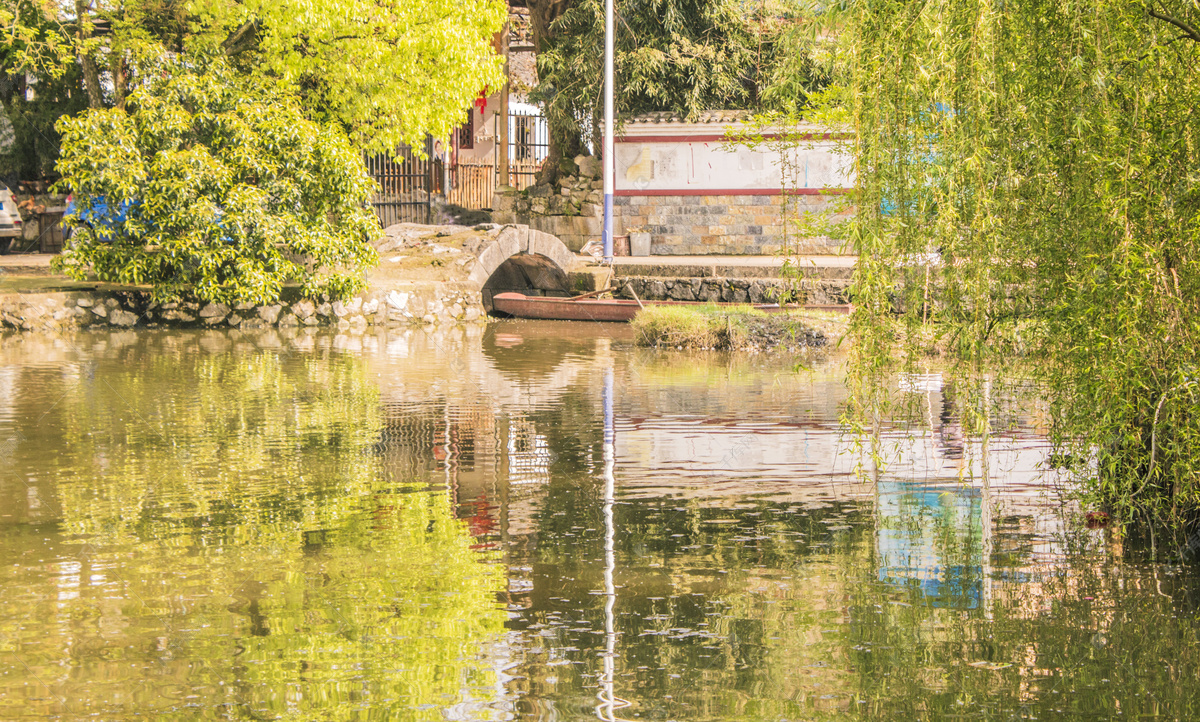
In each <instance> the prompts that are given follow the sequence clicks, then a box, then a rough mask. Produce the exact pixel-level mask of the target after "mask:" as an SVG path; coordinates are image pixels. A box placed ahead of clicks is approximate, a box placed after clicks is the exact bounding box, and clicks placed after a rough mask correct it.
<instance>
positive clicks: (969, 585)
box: [876, 480, 984, 609]
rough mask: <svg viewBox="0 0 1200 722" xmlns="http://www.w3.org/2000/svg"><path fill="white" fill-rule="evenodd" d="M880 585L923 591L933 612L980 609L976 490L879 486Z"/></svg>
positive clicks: (980, 545)
mask: <svg viewBox="0 0 1200 722" xmlns="http://www.w3.org/2000/svg"><path fill="white" fill-rule="evenodd" d="M878 494H879V501H878V505H879V506H878V508H879V522H878V526H877V529H876V537H877V539H878V549H879V580H880V581H881V582H884V583H885V584H888V585H892V586H896V587H902V588H905V589H909V590H912V589H916V590H919V592H920V594H921V596H922V597H924V598H925V600H926V601H927V602H928V603H929V604H931V605H932V606H934V607H947V608H951V609H977V608H979V606H980V602H981V600H982V598H983V583H984V573H983V533H982V532H983V505H982V497H981V494H980V492H979V490H978V489H972V488H969V487H962V486H951V487H947V486H930V485H928V484H925V483H922V482H913V481H884V480H880V482H879V491H878Z"/></svg>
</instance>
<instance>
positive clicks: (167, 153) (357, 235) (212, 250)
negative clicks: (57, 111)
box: [56, 60, 379, 303]
mask: <svg viewBox="0 0 1200 722" xmlns="http://www.w3.org/2000/svg"><path fill="white" fill-rule="evenodd" d="M142 77H143V79H144V84H142V85H140V86H139V87H138V88H137V89H136V90H134V91H133V92H132V93H131V94H130V96H129V98H128V102H127V108H126V109H119V108H114V109H107V110H89V111H86V112H84V113H82V114H81V115H78V116H76V117H74V118H64V119H63V120H62V121H60V123H59V130H60V131H61V132H62V135H63V147H62V156H61V158H60V160H59V163H58V170H59V172H60V173H61V174H62V177H63V179H62V182H61V185H62V186H63V187H64V188H65V189H67V190H69V191H70V192H72V193H74V194H75V196H76V203H77V209H76V211H75V213H74V216H73V221H72V225H73V226H74V227H75V228H76V235H75V236H74V238H73V240H72V243H71V247H70V249H69V250H68V252H67V253H65V254H64V255H63V256H61V257H59V258H57V259H56V265H57V267H58V268H59V269H60V270H62V271H64V272H66V273H68V274H69V275H71V276H73V277H75V278H86V277H89V276H91V275H94V276H95V277H96V278H98V279H100V280H102V281H108V282H114V283H129V284H148V285H151V286H153V289H154V296H155V298H156V299H157V300H160V301H166V300H174V299H177V298H180V297H182V296H183V295H185V294H187V295H190V296H193V297H196V298H199V299H201V300H205V301H216V302H223V303H238V302H256V303H268V302H272V301H274V300H275V299H277V298H278V296H279V292H280V289H281V287H282V285H283V283H284V282H285V281H287V280H289V279H299V278H304V279H305V291H306V293H308V294H310V295H311V294H317V293H330V294H333V295H344V294H346V293H349V292H352V291H354V290H357V288H358V287H359V286H360V285H361V283H362V277H361V270H362V268H363V267H364V266H365V265H366V264H368V263H372V262H373V261H374V260H375V252H374V250H373V249H372V247H371V245H370V243H369V242H370V240H371V239H372V238H373V236H374V235H375V234H377V232H378V228H379V226H378V221H377V220H376V219H375V216H374V214H373V213H372V212H371V210H370V209H369V207H368V206H367V199H368V197H369V195H370V193H371V191H372V188H373V185H374V184H373V181H372V180H371V178H370V176H369V175H368V174H367V173H366V170H365V168H364V167H363V163H362V157H361V155H360V154H359V153H358V152H357V151H355V149H354V148H353V147H352V146H351V145H350V142H349V141H348V140H347V138H346V136H345V134H344V133H343V132H342V131H341V129H340V128H338V127H337V126H335V125H332V124H328V123H326V124H320V123H314V122H313V121H310V120H307V119H305V118H304V117H303V114H302V113H301V111H300V109H299V108H298V106H297V105H296V103H295V101H294V100H293V98H292V97H291V96H290V95H289V94H288V93H287V92H285V91H283V90H280V89H279V88H278V87H277V86H274V85H270V84H267V83H265V82H261V81H252V80H247V79H245V78H243V77H240V76H238V75H236V74H235V73H233V72H232V71H231V70H230V69H229V68H228V67H227V65H226V64H225V63H224V62H223V61H220V60H216V61H213V62H211V63H206V64H203V65H194V64H185V63H181V62H172V63H164V64H163V65H162V66H161V68H160V70H159V71H157V72H146V73H144V74H143V76H142Z"/></svg>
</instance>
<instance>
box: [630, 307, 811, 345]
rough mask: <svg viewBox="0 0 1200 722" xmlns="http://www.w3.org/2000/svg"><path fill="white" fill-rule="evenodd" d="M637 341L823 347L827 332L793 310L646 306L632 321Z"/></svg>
mask: <svg viewBox="0 0 1200 722" xmlns="http://www.w3.org/2000/svg"><path fill="white" fill-rule="evenodd" d="M630 325H631V326H632V327H633V330H634V332H635V334H636V335H637V343H638V345H640V346H651V347H655V348H663V347H665V348H692V349H721V350H732V349H746V348H760V349H765V348H774V347H777V346H781V345H785V346H823V345H825V343H826V336H825V334H824V333H823V332H822V331H820V330H817V329H815V328H814V327H813V325H812V324H810V323H808V322H807V321H805V320H803V319H800V318H798V317H797V316H796V315H794V314H791V313H771V314H769V313H764V312H762V311H759V310H757V309H755V308H753V307H751V306H717V305H704V306H657V305H655V306H647V307H646V308H644V309H642V310H641V311H638V314H637V315H636V316H635V317H634V318H633V321H632V322H631V324H630Z"/></svg>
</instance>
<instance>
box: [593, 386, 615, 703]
mask: <svg viewBox="0 0 1200 722" xmlns="http://www.w3.org/2000/svg"><path fill="white" fill-rule="evenodd" d="M603 396H604V399H603V402H604V677H603V679H602V680H601V685H600V695H599V697H600V704H599V705H597V706H596V716H597V717H599V718H600V719H602V720H609V722H612V721H613V720H614V719H615V717H614V710H615V708H616V690H615V680H614V678H613V677H614V673H615V667H616V653H617V652H616V649H617V633H616V626H615V621H616V620H615V619H614V618H613V610H614V608H615V607H616V603H617V589H616V586H615V585H614V583H613V570H614V568H615V567H616V565H617V556H616V548H615V538H616V529H615V528H614V526H613V501H614V497H615V494H616V478H615V477H614V476H613V468H614V467H615V466H616V430H615V429H614V428H613V371H612V368H611V367H610V368H607V369H605V370H604V392H603Z"/></svg>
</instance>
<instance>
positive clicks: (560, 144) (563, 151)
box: [529, 0, 583, 185]
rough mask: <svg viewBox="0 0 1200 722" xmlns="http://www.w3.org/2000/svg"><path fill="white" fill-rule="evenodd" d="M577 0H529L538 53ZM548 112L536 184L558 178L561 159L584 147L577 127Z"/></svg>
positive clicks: (550, 181) (576, 152)
mask: <svg viewBox="0 0 1200 722" xmlns="http://www.w3.org/2000/svg"><path fill="white" fill-rule="evenodd" d="M575 3H576V0H529V21H530V22H529V24H530V28H531V29H532V31H533V47H534V51H535V52H536V53H537V54H539V55H540V54H541V53H542V52H543V51H544V50H546V49H547V48H548V47H550V45H551V44H552V43H553V42H554V33H553V31H552V28H551V25H552V24H553V23H554V21H555V20H557V19H558V18H559V17H561V16H562V14H563V13H565V12H567V11H568V10H570V9H571V8H572V7H574V5H575ZM549 115H550V114H549V113H547V118H546V120H547V125H548V126H549V131H550V134H549V135H550V138H549V141H550V148H549V150H548V152H547V156H546V160H545V161H544V162H543V163H542V170H541V172H540V173H538V179H537V184H538V185H547V184H550V183H553V182H554V181H556V180H558V177H559V174H560V168H561V166H562V164H563V160H564V159H566V158H574V157H575V156H576V155H579V153H580V152H581V151H582V150H583V141H582V139H581V138H580V137H579V129H578V128H572V127H568V126H567V125H566V124H563V123H555V122H554V119H552V118H550V117H549Z"/></svg>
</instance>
